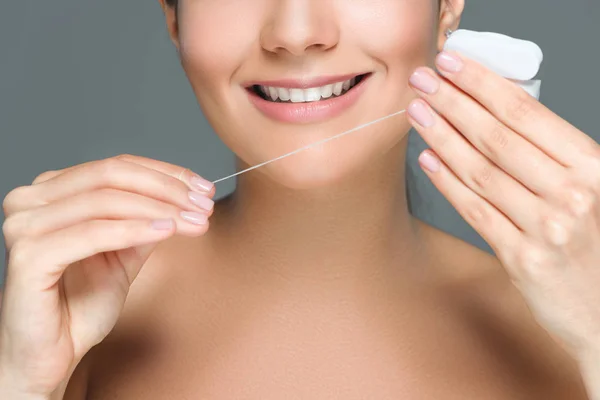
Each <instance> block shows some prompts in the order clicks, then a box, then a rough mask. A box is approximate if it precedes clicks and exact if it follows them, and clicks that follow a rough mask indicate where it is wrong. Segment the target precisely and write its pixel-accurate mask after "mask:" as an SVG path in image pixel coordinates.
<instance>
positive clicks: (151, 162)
mask: <svg viewBox="0 0 600 400" xmlns="http://www.w3.org/2000/svg"><path fill="white" fill-rule="evenodd" d="M117 158H118V159H120V160H123V161H127V162H132V163H134V164H138V165H143V166H144V167H146V168H150V169H153V170H156V171H159V172H162V173H164V174H167V175H170V176H172V177H174V178H177V179H179V180H180V181H182V182H185V183H187V184H188V185H189V186H190V188H192V189H194V190H198V191H201V192H206V193H208V195H209V196H211V197H212V196H214V195H215V191H216V190H215V185H214V184H213V183H212V182H211V181H209V180H207V179H205V178H203V177H201V176H200V175H198V174H196V173H195V172H193V171H191V170H190V169H189V168H184V167H181V166H179V165H174V164H169V163H167V162H164V161H160V160H155V159H152V158H147V157H141V156H136V155H132V154H122V155H120V156H117Z"/></svg>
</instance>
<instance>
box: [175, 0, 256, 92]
mask: <svg viewBox="0 0 600 400" xmlns="http://www.w3.org/2000/svg"><path fill="white" fill-rule="evenodd" d="M252 1H253V2H255V3H259V2H260V1H261V0H252ZM247 3H249V2H245V4H247ZM241 4H244V3H241V2H239V1H230V0H220V1H214V2H213V1H210V2H192V1H189V2H186V3H185V8H184V9H182V12H181V13H180V21H179V42H180V50H179V51H180V57H181V61H182V64H183V67H184V69H185V70H186V72H188V76H189V77H190V80H191V81H192V84H195V83H200V82H198V81H199V80H201V82H202V83H203V84H204V85H210V84H211V83H214V84H217V83H220V84H222V83H223V80H224V79H226V80H229V78H230V77H231V76H232V74H233V73H234V71H235V70H236V68H238V66H240V65H241V64H242V63H243V61H244V60H245V59H246V58H248V57H249V54H251V52H252V49H253V46H256V37H255V36H256V35H253V34H249V33H251V32H252V33H254V32H258V31H259V30H260V20H261V18H260V16H257V15H252V13H256V12H257V11H256V8H254V11H253V8H252V7H248V6H243V5H242V6H240V5H241ZM258 6H259V5H258ZM259 8H260V7H259ZM232 27H235V29H232ZM204 85H203V86H204Z"/></svg>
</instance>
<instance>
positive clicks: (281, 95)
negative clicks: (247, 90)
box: [260, 78, 357, 103]
mask: <svg viewBox="0 0 600 400" xmlns="http://www.w3.org/2000/svg"><path fill="white" fill-rule="evenodd" d="M356 81H357V79H356V78H352V79H348V80H347V81H344V82H338V83H334V84H330V85H325V86H321V87H317V88H310V89H286V88H277V87H271V86H260V91H261V92H262V93H263V94H264V95H265V96H266V97H268V98H270V99H271V100H272V101H278V100H280V101H282V102H285V101H291V102H292V103H305V102H313V101H319V100H321V99H328V98H330V97H331V96H333V95H336V96H340V95H342V94H344V93H346V92H347V91H348V90H350V89H351V88H352V87H354V85H355V84H356Z"/></svg>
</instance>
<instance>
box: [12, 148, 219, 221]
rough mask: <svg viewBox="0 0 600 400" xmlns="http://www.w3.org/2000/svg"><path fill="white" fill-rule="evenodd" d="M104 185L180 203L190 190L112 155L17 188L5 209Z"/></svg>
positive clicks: (66, 195)
mask: <svg viewBox="0 0 600 400" xmlns="http://www.w3.org/2000/svg"><path fill="white" fill-rule="evenodd" d="M103 188H114V189H120V190H124V191H129V192H132V193H137V194H141V195H144V196H148V197H151V198H155V199H157V200H160V201H164V202H167V203H172V204H175V205H177V206H178V207H184V206H185V205H186V204H187V202H188V201H189V196H190V192H191V191H190V187H189V185H187V184H185V183H184V182H182V181H180V180H178V179H176V178H174V177H172V176H170V175H168V174H164V173H161V172H158V171H156V170H154V169H149V168H146V167H144V166H141V165H139V164H135V163H131V162H127V161H122V160H119V159H116V158H109V159H105V160H101V161H96V162H90V163H85V164H82V165H80V166H78V167H75V168H70V169H67V170H66V171H65V172H62V173H60V174H57V175H56V176H54V177H53V178H50V179H47V180H46V181H44V182H42V183H39V184H36V185H33V186H24V187H21V188H17V189H15V190H14V191H13V192H11V193H9V195H7V198H6V199H5V212H6V213H7V215H9V214H11V213H14V212H17V211H20V210H25V209H29V208H33V207H39V206H43V205H46V204H49V203H51V202H55V201H58V200H60V199H64V198H67V197H71V196H75V195H77V194H80V193H82V192H86V191H93V190H98V189H103ZM210 201H211V202H212V200H210Z"/></svg>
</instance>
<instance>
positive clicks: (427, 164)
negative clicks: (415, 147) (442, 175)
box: [419, 151, 441, 172]
mask: <svg viewBox="0 0 600 400" xmlns="http://www.w3.org/2000/svg"><path fill="white" fill-rule="evenodd" d="M419 162H420V163H421V165H422V166H423V167H424V168H425V169H426V170H428V171H430V172H438V171H439V170H440V165H441V164H440V160H438V158H437V157H436V156H434V155H433V154H431V153H430V152H428V151H424V152H422V153H421V155H420V156H419Z"/></svg>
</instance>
